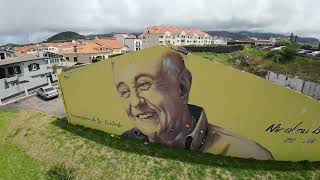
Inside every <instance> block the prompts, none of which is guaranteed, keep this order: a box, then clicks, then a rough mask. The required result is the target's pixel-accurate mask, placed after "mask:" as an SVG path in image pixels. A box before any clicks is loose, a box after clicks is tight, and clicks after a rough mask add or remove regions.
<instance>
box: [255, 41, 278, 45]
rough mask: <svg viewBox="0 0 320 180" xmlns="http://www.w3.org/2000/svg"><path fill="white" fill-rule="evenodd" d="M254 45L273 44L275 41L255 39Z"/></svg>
mask: <svg viewBox="0 0 320 180" xmlns="http://www.w3.org/2000/svg"><path fill="white" fill-rule="evenodd" d="M255 45H258V46H274V45H275V42H273V41H272V40H262V39H258V40H256V41H255Z"/></svg>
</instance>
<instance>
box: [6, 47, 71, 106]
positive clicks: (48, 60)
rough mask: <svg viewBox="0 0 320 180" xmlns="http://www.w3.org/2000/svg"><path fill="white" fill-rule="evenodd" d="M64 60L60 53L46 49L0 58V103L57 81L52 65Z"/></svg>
mask: <svg viewBox="0 0 320 180" xmlns="http://www.w3.org/2000/svg"><path fill="white" fill-rule="evenodd" d="M64 61H65V60H64V59H63V58H62V55H59V54H55V53H51V52H47V51H41V52H39V55H21V56H17V57H12V58H6V59H3V60H0V103H1V102H3V101H5V100H7V99H9V98H11V97H14V96H16V95H19V94H24V93H25V94H28V93H29V92H30V91H32V90H34V89H37V88H38V87H41V86H45V85H48V84H51V83H52V82H55V81H57V80H58V78H57V75H56V74H55V73H54V71H53V66H54V65H59V64H61V63H62V62H64Z"/></svg>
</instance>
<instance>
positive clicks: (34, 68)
mask: <svg viewBox="0 0 320 180" xmlns="http://www.w3.org/2000/svg"><path fill="white" fill-rule="evenodd" d="M50 61H51V60H50ZM28 69H29V71H30V72H31V71H37V70H39V69H40V65H39V64H37V63H33V64H29V65H28Z"/></svg>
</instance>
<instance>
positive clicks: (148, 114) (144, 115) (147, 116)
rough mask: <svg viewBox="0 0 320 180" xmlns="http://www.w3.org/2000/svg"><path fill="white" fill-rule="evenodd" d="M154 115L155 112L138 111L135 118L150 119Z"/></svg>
mask: <svg viewBox="0 0 320 180" xmlns="http://www.w3.org/2000/svg"><path fill="white" fill-rule="evenodd" d="M155 116H156V112H143V113H139V114H137V115H136V117H137V118H139V119H143V120H145V119H151V118H154V117H155Z"/></svg>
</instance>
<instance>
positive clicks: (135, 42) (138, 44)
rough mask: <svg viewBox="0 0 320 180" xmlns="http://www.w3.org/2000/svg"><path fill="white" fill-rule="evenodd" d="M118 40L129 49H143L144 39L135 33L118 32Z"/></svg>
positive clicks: (116, 35)
mask: <svg viewBox="0 0 320 180" xmlns="http://www.w3.org/2000/svg"><path fill="white" fill-rule="evenodd" d="M114 37H115V38H116V40H117V41H118V42H120V43H122V44H124V45H125V46H127V47H128V51H139V50H141V49H142V40H141V39H139V38H137V37H136V36H135V35H132V34H127V33H116V34H115V35H114Z"/></svg>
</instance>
